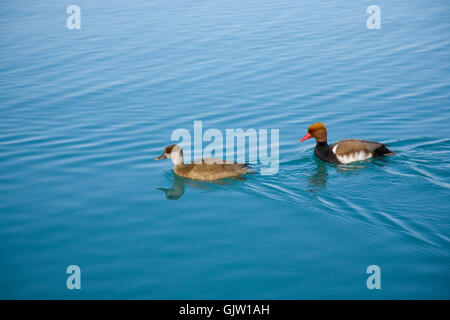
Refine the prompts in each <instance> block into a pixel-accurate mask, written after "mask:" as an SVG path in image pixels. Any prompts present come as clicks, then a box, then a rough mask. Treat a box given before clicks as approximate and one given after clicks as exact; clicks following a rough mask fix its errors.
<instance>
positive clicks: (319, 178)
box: [308, 156, 384, 192]
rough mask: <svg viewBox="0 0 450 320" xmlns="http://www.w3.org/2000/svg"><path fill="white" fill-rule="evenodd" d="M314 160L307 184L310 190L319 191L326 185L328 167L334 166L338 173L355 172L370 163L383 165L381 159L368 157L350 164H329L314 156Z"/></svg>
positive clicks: (368, 165)
mask: <svg viewBox="0 0 450 320" xmlns="http://www.w3.org/2000/svg"><path fill="white" fill-rule="evenodd" d="M314 161H315V163H316V167H315V169H313V170H312V172H313V174H312V176H311V177H309V178H308V185H309V186H310V188H311V189H312V190H310V191H312V192H316V191H319V190H321V189H323V188H325V187H326V185H327V180H328V167H334V168H336V171H337V172H338V173H357V172H360V171H361V170H364V169H366V168H368V167H370V166H372V165H376V166H383V165H384V163H383V161H381V162H380V161H379V160H378V159H370V160H366V161H361V162H356V163H350V164H330V163H327V162H325V161H322V160H320V159H319V158H317V157H315V156H314Z"/></svg>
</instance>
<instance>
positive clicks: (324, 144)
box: [317, 140, 330, 149]
mask: <svg viewBox="0 0 450 320" xmlns="http://www.w3.org/2000/svg"><path fill="white" fill-rule="evenodd" d="M317 147H318V148H320V149H328V148H330V146H329V145H328V142H327V140H325V141H317Z"/></svg>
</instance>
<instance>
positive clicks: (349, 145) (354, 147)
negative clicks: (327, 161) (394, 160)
mask: <svg viewBox="0 0 450 320" xmlns="http://www.w3.org/2000/svg"><path fill="white" fill-rule="evenodd" d="M331 149H332V150H333V152H334V153H335V154H336V155H337V156H344V155H348V154H354V153H357V152H361V151H364V152H366V153H370V154H372V155H373V156H379V155H387V154H392V152H391V151H390V150H389V149H388V148H386V145H385V144H383V143H379V142H375V141H369V140H358V139H345V140H341V141H338V142H336V143H334V144H333V145H332V146H331Z"/></svg>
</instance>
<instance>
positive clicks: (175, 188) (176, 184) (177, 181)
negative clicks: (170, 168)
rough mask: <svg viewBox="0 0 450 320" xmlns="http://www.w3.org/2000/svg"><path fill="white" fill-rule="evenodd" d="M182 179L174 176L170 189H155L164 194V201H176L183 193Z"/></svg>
mask: <svg viewBox="0 0 450 320" xmlns="http://www.w3.org/2000/svg"><path fill="white" fill-rule="evenodd" d="M183 180H184V178H182V177H180V176H178V175H176V174H174V175H173V185H172V189H167V188H157V189H158V190H161V191H164V192H165V193H166V199H169V200H178V199H179V198H180V197H181V196H182V195H183V193H184V181H183Z"/></svg>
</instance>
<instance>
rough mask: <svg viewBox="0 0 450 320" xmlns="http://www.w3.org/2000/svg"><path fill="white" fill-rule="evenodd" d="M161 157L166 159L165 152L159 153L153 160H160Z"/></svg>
mask: <svg viewBox="0 0 450 320" xmlns="http://www.w3.org/2000/svg"><path fill="white" fill-rule="evenodd" d="M162 159H167V157H166V154H165V153H163V154H162V155H160V156H159V157H158V158H155V160H162Z"/></svg>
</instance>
